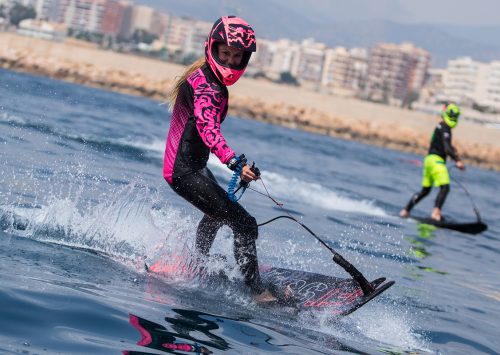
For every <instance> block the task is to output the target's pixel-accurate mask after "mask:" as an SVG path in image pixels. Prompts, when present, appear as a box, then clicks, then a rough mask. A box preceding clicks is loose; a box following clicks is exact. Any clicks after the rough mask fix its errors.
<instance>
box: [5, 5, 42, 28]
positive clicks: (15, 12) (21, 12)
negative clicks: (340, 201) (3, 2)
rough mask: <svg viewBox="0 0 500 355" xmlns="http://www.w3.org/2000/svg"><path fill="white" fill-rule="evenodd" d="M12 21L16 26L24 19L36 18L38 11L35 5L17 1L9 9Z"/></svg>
mask: <svg viewBox="0 0 500 355" xmlns="http://www.w3.org/2000/svg"><path fill="white" fill-rule="evenodd" d="M9 18H10V23H11V24H13V25H14V26H19V23H20V22H21V21H22V20H26V19H28V18H36V11H35V9H34V8H33V6H24V5H21V4H20V3H15V5H14V6H12V7H11V9H10V11H9Z"/></svg>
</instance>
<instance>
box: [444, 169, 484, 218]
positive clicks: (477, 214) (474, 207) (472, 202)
mask: <svg viewBox="0 0 500 355" xmlns="http://www.w3.org/2000/svg"><path fill="white" fill-rule="evenodd" d="M452 168H457V166H456V165H453V166H452ZM457 169H458V168H457ZM450 177H451V179H452V180H453V181H454V182H455V183H457V184H458V186H460V187H461V188H462V189H463V190H464V191H465V194H466V195H467V196H468V197H469V200H470V202H471V204H472V209H473V210H474V213H475V214H476V217H477V221H478V222H479V223H480V222H481V215H480V214H479V210H478V209H477V207H476V204H475V203H474V200H473V199H472V196H471V195H470V193H469V191H468V190H467V189H466V188H465V186H464V185H463V184H462V183H461V182H460V181H458V180H457V179H456V178H454V177H453V176H452V175H450Z"/></svg>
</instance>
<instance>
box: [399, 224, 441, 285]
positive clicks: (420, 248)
mask: <svg viewBox="0 0 500 355" xmlns="http://www.w3.org/2000/svg"><path fill="white" fill-rule="evenodd" d="M436 230H437V227H435V226H433V225H430V224H425V223H417V231H418V236H416V237H413V236H410V237H406V240H407V241H408V242H409V243H410V244H411V253H412V254H413V256H415V257H416V258H417V259H419V260H423V259H425V258H427V257H429V256H431V255H432V254H431V253H430V252H429V251H428V250H427V248H428V246H429V245H430V244H431V241H432V239H434V238H435V237H436V235H435V233H434V232H435V231H436ZM416 268H417V270H418V271H424V272H432V273H435V274H439V275H446V274H447V272H445V271H440V270H437V269H435V268H432V267H430V266H423V265H419V266H417V267H416ZM418 271H416V272H415V270H412V272H411V273H410V275H411V276H412V277H413V278H414V279H419V278H421V277H422V276H423V275H421V274H420V273H419V272H418Z"/></svg>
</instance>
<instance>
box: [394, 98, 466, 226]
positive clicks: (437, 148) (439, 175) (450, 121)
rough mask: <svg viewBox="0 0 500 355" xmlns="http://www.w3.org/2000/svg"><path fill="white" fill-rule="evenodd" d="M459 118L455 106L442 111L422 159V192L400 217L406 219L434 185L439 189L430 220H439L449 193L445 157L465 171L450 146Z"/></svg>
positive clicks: (413, 197) (449, 106)
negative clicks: (452, 131)
mask: <svg viewBox="0 0 500 355" xmlns="http://www.w3.org/2000/svg"><path fill="white" fill-rule="evenodd" d="M459 116H460V108H459V107H458V106H457V105H455V104H449V105H447V106H446V107H445V109H444V110H443V112H442V114H441V117H442V118H443V120H442V121H441V122H439V124H438V125H437V127H436V129H435V130H434V133H433V135H432V139H431V146H430V148H429V153H428V154H427V156H426V157H425V159H424V168H423V174H422V175H423V176H422V190H421V191H420V192H418V193H416V194H414V195H413V196H412V198H411V199H410V201H409V202H408V204H407V205H406V207H405V208H403V209H402V210H401V212H399V215H400V216H401V217H408V215H409V214H410V211H411V209H412V208H413V207H414V206H415V205H416V204H417V203H418V202H419V201H420V200H422V199H423V198H424V197H425V196H427V195H428V194H429V192H430V191H431V189H432V185H434V186H436V187H439V188H440V189H439V193H438V195H437V197H436V202H435V204H434V209H433V210H432V214H431V218H432V219H435V220H437V221H440V220H441V208H442V207H443V204H444V201H445V200H446V196H447V195H448V192H449V191H450V176H449V174H448V169H447V167H446V157H447V156H450V157H451V158H452V159H453V160H455V164H456V166H457V168H459V169H460V170H464V169H465V166H464V164H463V163H462V161H461V160H460V156H459V155H458V152H457V150H456V148H455V147H453V146H452V145H451V129H452V128H454V127H455V126H456V125H457V123H458V117H459Z"/></svg>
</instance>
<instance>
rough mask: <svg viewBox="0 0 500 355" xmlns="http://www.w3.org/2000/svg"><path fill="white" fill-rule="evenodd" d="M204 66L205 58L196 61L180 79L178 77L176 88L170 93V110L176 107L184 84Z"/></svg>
mask: <svg viewBox="0 0 500 355" xmlns="http://www.w3.org/2000/svg"><path fill="white" fill-rule="evenodd" d="M204 64H205V57H201V58H199V59H198V60H196V62H194V63H193V64H191V65H190V66H189V67H188V68H187V69H186V71H185V72H184V73H183V74H182V75H181V76H180V77H178V79H177V81H176V82H175V84H174V87H173V88H172V90H170V92H169V93H168V102H169V107H170V110H172V109H173V107H174V104H175V100H177V95H179V90H180V88H181V86H182V84H183V83H184V82H185V81H186V79H187V78H188V77H189V76H190V75H191V74H192V73H194V72H195V71H196V70H198V69H200V68H201V67H202V66H203V65H204Z"/></svg>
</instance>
